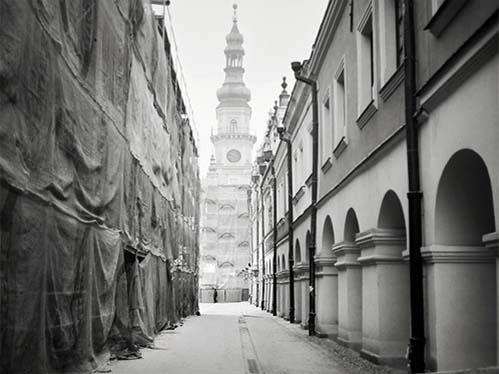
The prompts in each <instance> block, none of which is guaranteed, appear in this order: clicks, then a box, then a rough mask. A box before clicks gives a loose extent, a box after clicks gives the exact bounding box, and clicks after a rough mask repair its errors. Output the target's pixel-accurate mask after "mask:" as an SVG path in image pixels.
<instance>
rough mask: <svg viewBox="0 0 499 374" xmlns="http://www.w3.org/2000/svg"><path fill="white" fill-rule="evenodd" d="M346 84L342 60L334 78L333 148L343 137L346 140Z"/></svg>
mask: <svg viewBox="0 0 499 374" xmlns="http://www.w3.org/2000/svg"><path fill="white" fill-rule="evenodd" d="M345 87H346V84H345V65H344V60H343V61H342V62H341V63H340V66H339V68H338V71H337V73H336V76H335V85H334V98H335V101H334V103H335V105H334V116H335V117H334V127H335V130H334V133H335V139H334V146H335V147H336V145H337V144H338V143H339V142H340V141H341V139H342V138H343V137H345V138H346V135H347V131H346V130H347V128H346V126H347V121H346V114H347V109H346V92H345V90H346V88H345Z"/></svg>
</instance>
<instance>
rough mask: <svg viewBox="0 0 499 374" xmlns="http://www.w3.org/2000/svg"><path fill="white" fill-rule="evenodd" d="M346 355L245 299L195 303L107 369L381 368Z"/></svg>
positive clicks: (342, 371)
mask: <svg viewBox="0 0 499 374" xmlns="http://www.w3.org/2000/svg"><path fill="white" fill-rule="evenodd" d="M335 351H336V352H335ZM349 354H350V355H356V354H355V353H353V352H352V351H349V350H347V349H344V348H342V347H339V346H336V344H335V343H334V342H332V341H330V340H326V339H320V338H312V339H310V338H309V337H308V336H307V334H306V331H305V330H302V329H301V328H300V327H299V326H298V325H290V324H289V323H288V322H286V321H283V320H282V319H280V318H276V317H273V316H272V315H271V314H269V313H266V312H262V311H261V310H260V309H258V308H256V307H255V306H252V305H249V304H248V303H245V302H243V303H220V304H201V316H199V317H196V316H192V317H189V318H187V319H185V320H184V324H183V325H182V326H179V327H178V328H177V329H175V330H169V331H163V332H162V333H160V334H159V335H158V337H157V338H156V340H155V342H154V349H144V350H143V351H142V355H143V358H142V359H140V360H132V361H114V362H112V363H111V364H110V365H109V369H111V370H112V373H116V374H136V373H137V374H145V373H147V374H156V373H158V374H159V373H175V374H184V373H185V374H197V373H205V374H211V373H217V374H224V373H227V374H237V373H247V374H261V373H266V374H271V373H274V374H277V373H279V374H294V373H296V374H306V373H314V374H322V373H324V374H325V373H328V374H346V373H353V372H359V373H369V372H380V370H381V371H383V370H382V369H381V368H380V367H375V366H374V365H372V364H369V363H367V362H365V361H364V360H361V359H360V358H359V357H358V356H357V357H354V356H352V357H349ZM352 361H355V363H354V366H355V367H353V366H352ZM340 363H342V364H343V366H341V365H340Z"/></svg>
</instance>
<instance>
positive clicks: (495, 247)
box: [483, 231, 499, 366]
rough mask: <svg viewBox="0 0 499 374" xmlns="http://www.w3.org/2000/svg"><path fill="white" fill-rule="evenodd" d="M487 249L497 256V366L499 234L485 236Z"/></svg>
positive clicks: (498, 360) (498, 342)
mask: <svg viewBox="0 0 499 374" xmlns="http://www.w3.org/2000/svg"><path fill="white" fill-rule="evenodd" d="M483 243H484V244H485V247H486V248H487V249H488V250H489V251H491V252H492V254H494V255H495V256H496V323H497V331H496V349H497V352H496V366H497V365H498V364H499V307H498V305H497V302H498V301H499V232H498V231H496V232H492V233H490V234H487V235H484V236H483Z"/></svg>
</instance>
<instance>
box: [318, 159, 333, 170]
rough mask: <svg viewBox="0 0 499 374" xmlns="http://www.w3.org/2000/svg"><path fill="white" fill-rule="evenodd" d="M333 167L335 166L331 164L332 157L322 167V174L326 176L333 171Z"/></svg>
mask: <svg viewBox="0 0 499 374" xmlns="http://www.w3.org/2000/svg"><path fill="white" fill-rule="evenodd" d="M331 166H333V163H332V162H331V157H328V158H327V160H326V161H325V162H324V164H323V165H322V167H321V170H322V173H323V174H326V173H327V172H328V171H329V169H331Z"/></svg>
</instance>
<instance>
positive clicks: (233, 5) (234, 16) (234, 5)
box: [232, 3, 237, 23]
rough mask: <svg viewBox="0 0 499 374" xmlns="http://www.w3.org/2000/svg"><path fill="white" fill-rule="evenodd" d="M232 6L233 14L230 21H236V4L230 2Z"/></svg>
mask: <svg viewBox="0 0 499 374" xmlns="http://www.w3.org/2000/svg"><path fill="white" fill-rule="evenodd" d="M232 8H233V9H234V15H233V16H232V22H234V23H237V4H236V3H234V4H232Z"/></svg>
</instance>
